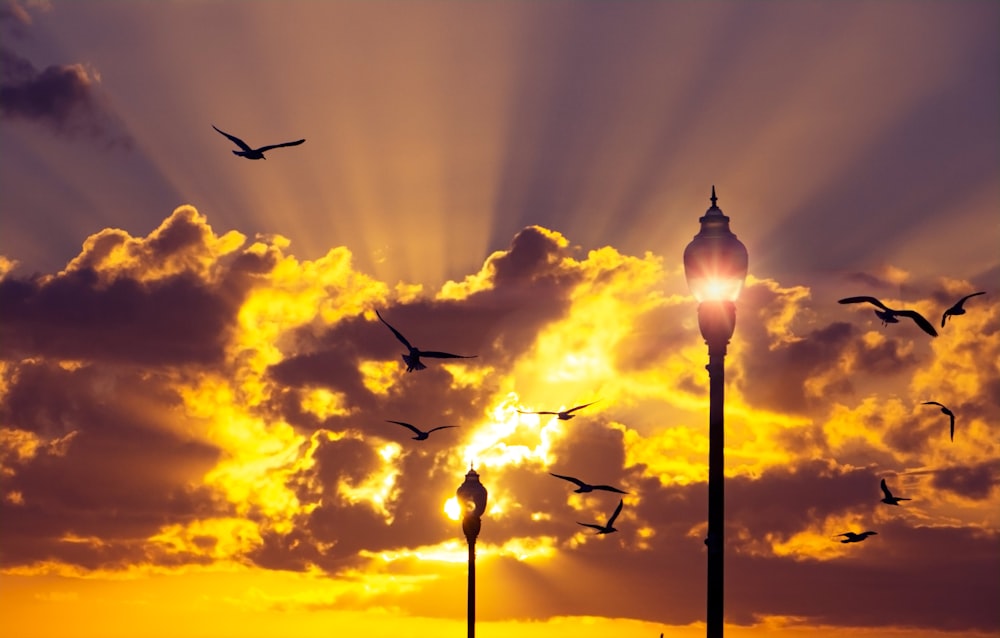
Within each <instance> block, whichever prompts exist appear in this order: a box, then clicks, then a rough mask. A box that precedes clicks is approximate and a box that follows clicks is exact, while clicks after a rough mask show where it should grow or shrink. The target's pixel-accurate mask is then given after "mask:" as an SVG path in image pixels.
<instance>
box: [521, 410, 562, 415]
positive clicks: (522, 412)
mask: <svg viewBox="0 0 1000 638" xmlns="http://www.w3.org/2000/svg"><path fill="white" fill-rule="evenodd" d="M518 412H519V413H520V414H559V413H558V412H525V411H524V410H518Z"/></svg>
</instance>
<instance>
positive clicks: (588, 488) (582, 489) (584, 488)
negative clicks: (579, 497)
mask: <svg viewBox="0 0 1000 638" xmlns="http://www.w3.org/2000/svg"><path fill="white" fill-rule="evenodd" d="M549 474H552V476H554V477H556V478H561V479H562V480H564V481H569V482H570V483H576V484H577V486H578V487H577V488H576V489H575V490H573V491H574V492H576V493H577V494H585V493H587V492H593V491H594V490H604V491H605V492H618V493H619V494H628V492H625V491H623V490H620V489H618V488H617V487H611V486H610V485H590V484H588V483H584V482H583V481H581V480H580V479H578V478H573V477H572V476H563V475H562V474H553V473H552V472H549Z"/></svg>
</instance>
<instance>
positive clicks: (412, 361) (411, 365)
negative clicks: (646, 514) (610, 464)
mask: <svg viewBox="0 0 1000 638" xmlns="http://www.w3.org/2000/svg"><path fill="white" fill-rule="evenodd" d="M375 316H377V317H378V319H379V321H381V322H382V323H384V324H385V326H386V327H387V328H389V330H390V331H392V334H393V335H395V337H396V339H397V340H398V341H399V342H400V343H402V344H403V345H404V346H405V347H406V352H405V353H403V355H402V357H403V362H404V363H406V371H407V372H414V371H416V370H423V369H425V368H426V367H427V366H426V365H424V364H423V363H422V362H421V361H420V357H425V358H430V359H474V358H475V357H476V355H463V354H452V353H450V352H440V351H437V350H421V349H419V348H416V347H414V346H413V345H412V344H411V343H410V341H409V340H408V339H407V338H406V337H404V336H403V334H402V333H401V332H400V331H399V330H396V328H394V327H393V326H392V325H391V324H390V323H389V322H388V321H386V320H385V318H383V317H382V314H381V313H380V312H379V311H378V310H376V311H375ZM595 403H597V401H591V402H590V403H584V404H583V405H578V406H576V407H573V408H570V409H568V410H560V411H555V412H552V411H548V410H540V411H538V412H525V411H522V410H518V411H517V412H518V413H519V414H540V415H544V414H548V415H553V416H555V417H556V418H557V419H559V420H560V421H569V420H570V419H572V418H574V417H575V416H576V414H574V413H575V412H576V411H577V410H582V409H583V408H585V407H587V406H590V405H593V404H595ZM386 422H387V423H395V424H397V425H401V426H403V427H405V428H407V429H409V430H410V431H412V432H413V433H414V434H415V435H416V436H414V437H413V440H415V441H424V440H426V439H427V438H428V437H429V436H430V434H431V432H437V431H438V430H444V429H448V428H457V427H458V426H457V425H439V426H437V427H434V428H431V429H429V430H421V429H420V428H418V427H417V426H415V425H413V424H412V423H406V422H405V421H393V420H390V419H386ZM550 474H552V476H554V477H556V478H560V479H562V480H564V481H569V482H570V483H573V484H575V485H576V489H575V490H573V491H574V492H575V493H577V494H588V493H590V492H593V491H595V490H597V491H606V492H617V493H618V494H628V492H626V491H624V490H621V489H618V488H617V487H613V486H611V485H591V484H590V483H586V482H584V481H581V480H580V479H578V478H576V477H573V476H566V475H563V474H555V473H552V472H550ZM624 505H625V501H624V500H622V499H619V500H618V507H617V508H616V509H615V511H614V513H613V514H612V515H611V517H610V518H609V519H608V521H607V522H606V523H605V524H604V525H597V524H594V523H580V522H578V523H577V524H578V525H583V526H584V527H590V528H593V529H595V530H597V532H596V533H597V534H610V533H612V532H617V531H618V530H617V529H616V528H615V526H614V524H615V519H617V518H618V515H619V514H621V511H622V507H623V506H624Z"/></svg>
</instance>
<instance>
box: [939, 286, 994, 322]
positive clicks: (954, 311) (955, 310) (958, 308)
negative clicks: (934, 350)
mask: <svg viewBox="0 0 1000 638" xmlns="http://www.w3.org/2000/svg"><path fill="white" fill-rule="evenodd" d="M985 294H986V291H985V290H984V291H982V292H974V293H972V294H971V295H965V296H964V297H962V298H961V299H959V300H958V301H956V302H955V305H954V306H952V307H951V308H948V309H947V310H945V311H944V314H943V315H941V327H942V328H944V324H945V322H946V321H948V317H951V316H953V315H964V314H965V308H963V307H962V304H964V303H965V302H966V300H967V299H968V298H969V297H975V296H976V295H985Z"/></svg>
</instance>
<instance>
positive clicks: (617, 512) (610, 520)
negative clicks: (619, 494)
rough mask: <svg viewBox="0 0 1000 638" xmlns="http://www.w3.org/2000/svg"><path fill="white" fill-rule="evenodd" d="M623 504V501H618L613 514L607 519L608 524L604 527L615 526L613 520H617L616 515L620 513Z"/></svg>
mask: <svg viewBox="0 0 1000 638" xmlns="http://www.w3.org/2000/svg"><path fill="white" fill-rule="evenodd" d="M624 504H625V501H624V500H622V499H618V507H616V508H615V513H614V514H612V515H611V518H609V519H608V524H607V525H605V527H611V526H612V525H614V524H615V519H616V518H618V515H619V514H621V513H622V505H624Z"/></svg>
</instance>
